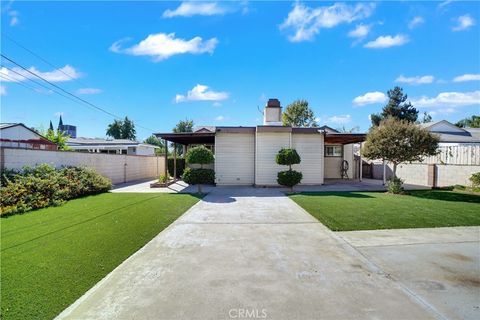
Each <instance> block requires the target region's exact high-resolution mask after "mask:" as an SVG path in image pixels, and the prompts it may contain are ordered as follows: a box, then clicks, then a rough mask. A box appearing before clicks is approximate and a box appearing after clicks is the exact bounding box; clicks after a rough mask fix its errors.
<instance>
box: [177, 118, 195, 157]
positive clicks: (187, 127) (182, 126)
mask: <svg viewBox="0 0 480 320" xmlns="http://www.w3.org/2000/svg"><path fill="white" fill-rule="evenodd" d="M193 125H194V124H193V120H188V119H185V120H180V121H179V122H178V123H177V125H176V126H175V128H173V129H172V131H173V132H175V133H181V132H193ZM177 154H178V155H179V156H182V155H183V147H182V145H177Z"/></svg>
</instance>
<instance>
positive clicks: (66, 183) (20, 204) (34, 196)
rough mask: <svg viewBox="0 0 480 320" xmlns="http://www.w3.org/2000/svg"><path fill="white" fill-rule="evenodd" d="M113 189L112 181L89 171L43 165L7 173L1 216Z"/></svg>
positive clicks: (0, 200) (0, 194)
mask: <svg viewBox="0 0 480 320" xmlns="http://www.w3.org/2000/svg"><path fill="white" fill-rule="evenodd" d="M111 187H112V183H111V181H110V180H109V179H107V178H105V177H103V176H101V175H99V174H98V173H96V172H95V171H94V170H93V169H89V168H79V167H63V168H60V169H55V168H54V167H52V166H50V165H48V164H41V165H38V166H36V167H33V168H32V167H25V168H24V169H23V170H20V171H12V170H7V171H3V172H2V186H1V188H0V215H2V216H5V215H11V214H15V213H23V212H27V211H30V210H34V209H39V208H44V207H48V206H52V205H54V206H56V205H61V204H62V203H64V202H65V201H66V200H70V199H74V198H78V197H82V196H86V195H91V194H97V193H102V192H107V191H108V190H110V189H111Z"/></svg>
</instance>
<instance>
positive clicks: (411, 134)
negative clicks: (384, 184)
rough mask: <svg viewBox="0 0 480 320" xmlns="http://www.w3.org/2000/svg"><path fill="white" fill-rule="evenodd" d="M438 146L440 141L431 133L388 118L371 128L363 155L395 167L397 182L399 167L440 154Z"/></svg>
mask: <svg viewBox="0 0 480 320" xmlns="http://www.w3.org/2000/svg"><path fill="white" fill-rule="evenodd" d="M438 142H439V138H438V137H437V136H434V135H432V134H431V133H430V132H429V131H428V130H427V129H423V128H421V127H419V126H418V125H416V124H414V123H411V122H409V121H406V120H398V119H395V118H387V119H386V120H383V121H382V122H381V123H380V125H379V126H376V127H372V128H370V131H369V132H368V135H367V140H366V141H365V144H364V146H363V149H362V155H363V156H364V157H366V158H369V159H381V160H383V161H388V162H390V163H392V164H393V177H394V178H397V166H398V165H399V164H401V163H404V162H413V161H422V160H423V158H424V157H428V156H433V155H435V154H437V149H438Z"/></svg>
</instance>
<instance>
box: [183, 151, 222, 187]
mask: <svg viewBox="0 0 480 320" xmlns="http://www.w3.org/2000/svg"><path fill="white" fill-rule="evenodd" d="M185 161H186V162H187V163H188V164H199V165H200V169H191V168H186V169H185V171H184V172H183V175H182V179H183V181H185V182H186V183H188V184H194V185H195V184H196V185H197V187H198V193H202V188H201V185H202V184H212V183H214V180H215V172H214V171H213V170H212V169H203V165H205V164H210V163H213V161H214V157H213V153H212V152H211V151H210V150H208V149H207V148H205V147H203V146H200V147H193V148H190V149H189V150H188V151H187V154H186V155H185Z"/></svg>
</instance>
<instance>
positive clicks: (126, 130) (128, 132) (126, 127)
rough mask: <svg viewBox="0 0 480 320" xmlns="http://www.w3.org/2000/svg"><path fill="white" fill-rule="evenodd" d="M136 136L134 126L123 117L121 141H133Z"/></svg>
mask: <svg viewBox="0 0 480 320" xmlns="http://www.w3.org/2000/svg"><path fill="white" fill-rule="evenodd" d="M136 134H137V131H136V130H135V124H134V123H133V121H132V120H130V119H128V117H125V120H123V126H122V139H128V140H135V139H136V138H137V137H136Z"/></svg>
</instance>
